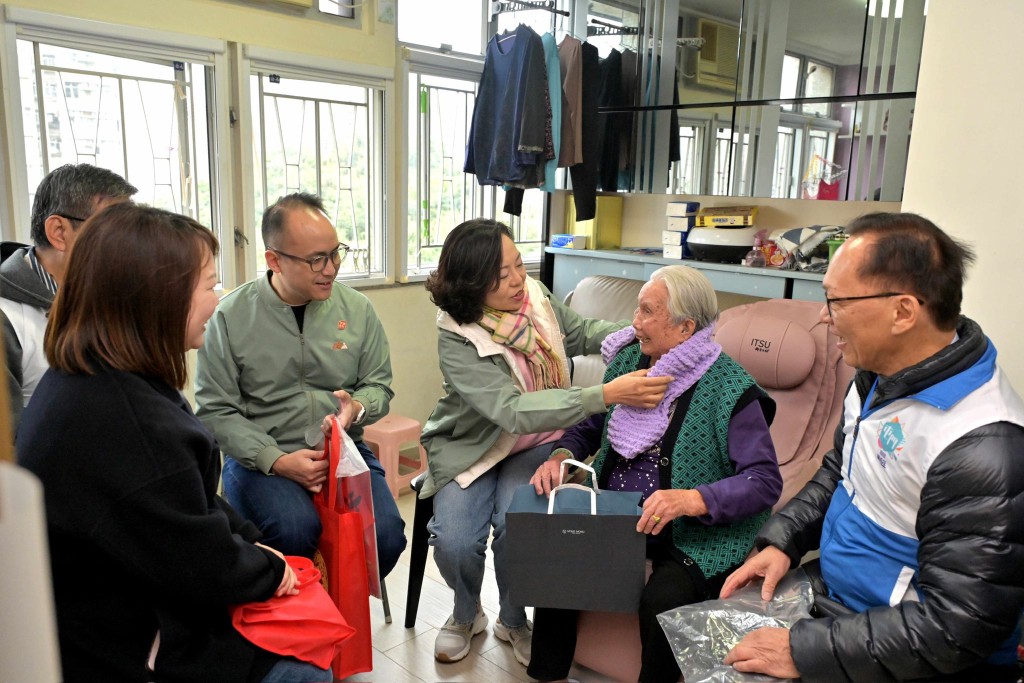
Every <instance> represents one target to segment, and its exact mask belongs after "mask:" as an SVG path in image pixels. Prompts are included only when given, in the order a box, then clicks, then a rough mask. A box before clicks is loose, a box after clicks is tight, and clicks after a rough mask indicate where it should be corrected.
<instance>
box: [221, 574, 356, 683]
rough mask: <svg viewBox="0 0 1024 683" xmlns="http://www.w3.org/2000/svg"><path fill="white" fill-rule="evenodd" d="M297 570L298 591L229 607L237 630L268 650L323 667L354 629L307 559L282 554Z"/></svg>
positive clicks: (296, 583)
mask: <svg viewBox="0 0 1024 683" xmlns="http://www.w3.org/2000/svg"><path fill="white" fill-rule="evenodd" d="M285 560H287V562H288V564H289V565H290V566H291V568H292V569H293V570H294V571H295V578H296V582H295V587H296V588H297V589H298V590H299V593H298V595H282V596H280V597H273V598H271V599H269V600H264V601H263V602H249V603H246V604H244V605H235V606H234V607H232V608H231V623H232V624H234V627H235V630H236V631H238V632H239V633H241V634H242V636H243V637H244V638H245V639H246V640H248V641H249V642H250V643H252V644H253V645H256V646H258V647H261V648H263V649H264V650H266V651H267V652H273V653H275V654H279V655H284V656H287V657H294V658H295V659H298V660H301V661H303V662H309V663H310V664H315V665H316V666H318V667H320V668H321V669H326V668H327V667H329V666H330V665H331V660H333V659H334V655H335V650H336V648H337V646H338V645H339V644H340V643H342V642H343V641H345V640H346V639H348V638H351V637H352V635H353V634H354V633H355V629H354V628H352V627H351V626H349V625H348V624H347V623H346V622H345V618H344V617H343V616H341V613H340V612H339V611H338V608H337V607H336V606H335V604H334V602H332V601H331V598H330V597H329V596H328V595H327V592H326V591H325V590H324V588H323V586H321V585H320V572H318V571H317V569H316V567H314V566H313V562H312V561H311V560H309V559H308V558H305V557H292V556H288V557H286V558H285Z"/></svg>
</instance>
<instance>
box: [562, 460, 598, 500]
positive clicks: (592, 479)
mask: <svg viewBox="0 0 1024 683" xmlns="http://www.w3.org/2000/svg"><path fill="white" fill-rule="evenodd" d="M566 465H574V466H576V467H579V468H580V469H583V470H586V471H587V472H590V483H591V484H592V485H593V486H594V488H593V489H588V490H593V492H594V493H601V489H599V488H598V487H597V472H595V471H594V468H593V467H591V466H590V465H585V464H583V463H582V462H580V461H579V460H573V459H572V458H566V459H565V460H563V461H562V464H561V466H560V467H559V468H558V481H565V466H566ZM584 488H586V487H584Z"/></svg>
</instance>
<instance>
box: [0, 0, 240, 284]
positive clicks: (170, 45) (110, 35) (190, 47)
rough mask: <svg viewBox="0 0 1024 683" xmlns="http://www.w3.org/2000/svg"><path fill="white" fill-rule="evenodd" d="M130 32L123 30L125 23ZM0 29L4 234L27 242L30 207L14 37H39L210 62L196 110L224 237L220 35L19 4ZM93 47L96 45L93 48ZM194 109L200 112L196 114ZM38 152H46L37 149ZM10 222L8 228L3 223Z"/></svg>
mask: <svg viewBox="0 0 1024 683" xmlns="http://www.w3.org/2000/svg"><path fill="white" fill-rule="evenodd" d="M129 28H130V30H126V29H129ZM0 33H2V36H3V41H0V42H2V44H3V53H2V54H0V82H2V83H4V84H5V92H6V93H7V95H8V96H7V97H5V99H4V110H3V116H4V121H5V124H6V125H5V126H4V133H5V140H4V145H3V148H5V149H4V150H3V151H5V152H6V153H5V155H4V157H3V159H4V160H5V161H7V162H9V163H7V164H6V165H7V167H8V168H11V169H17V170H12V171H11V172H10V174H9V176H8V177H7V178H6V181H5V182H6V185H5V188H6V189H8V190H9V192H10V197H7V198H6V199H5V203H6V207H4V206H3V204H0V208H4V209H5V214H4V219H3V220H2V221H0V222H3V223H4V237H5V239H15V240H18V241H22V242H26V243H27V242H31V239H30V225H29V216H30V212H31V207H29V206H28V205H27V202H25V201H21V200H19V198H27V197H28V196H29V194H30V192H29V189H30V188H29V187H28V170H27V157H28V155H27V150H26V148H25V127H24V121H23V118H22V98H21V89H20V87H19V85H16V84H20V72H19V62H18V52H17V49H18V48H17V42H18V41H19V40H26V41H30V42H43V43H47V44H51V45H56V46H61V47H70V48H76V49H82V50H84V51H88V52H96V53H103V54H110V55H114V56H118V57H125V58H128V59H145V58H147V57H149V58H158V59H160V60H168V59H172V60H181V61H185V62H190V63H198V64H203V65H206V66H210V67H212V70H213V75H212V78H211V79H210V80H211V87H210V88H208V90H207V93H206V96H207V98H208V101H209V104H208V109H207V111H206V112H204V113H203V115H205V116H206V118H207V122H208V135H209V139H210V141H209V142H210V146H211V148H212V149H211V150H210V187H211V196H210V201H211V214H212V215H213V216H215V217H216V220H217V225H216V226H209V227H210V228H211V229H212V230H214V234H215V235H217V236H218V237H219V239H220V240H221V242H222V243H223V242H227V241H228V240H229V239H230V237H231V227H230V226H233V225H235V216H234V207H233V202H232V201H231V197H232V196H233V195H234V192H235V187H234V183H233V176H232V174H231V170H230V159H229V155H228V154H227V152H228V150H229V149H230V134H229V126H230V124H229V122H228V117H227V116H218V115H217V113H218V112H221V111H224V110H225V109H226V107H227V104H228V102H229V96H228V93H229V80H228V70H229V68H228V60H227V43H226V42H225V41H223V40H219V39H214V38H206V37H201V36H194V35H187V34H180V33H174V32H170V31H161V30H156V29H148V28H141V27H135V26H128V25H122V24H114V23H109V22H102V21H94V20H89V19H79V18H76V17H71V16H64V15H58V14H52V13H49V12H41V11H38V10H33V9H26V8H22V7H12V6H6V7H4V12H3V15H2V16H0ZM97 46H99V49H97ZM196 114H197V115H198V114H199V112H196ZM0 149H2V148H0ZM43 153H44V154H45V153H46V152H45V150H44V151H43ZM8 221H10V225H13V226H15V227H14V229H13V230H12V229H11V228H10V226H9V225H8ZM220 265H221V281H222V283H223V285H224V286H226V287H227V286H232V284H231V283H234V282H235V281H236V265H237V264H236V261H235V258H234V253H233V251H232V250H230V249H228V248H226V246H225V248H223V249H222V250H221V264H220Z"/></svg>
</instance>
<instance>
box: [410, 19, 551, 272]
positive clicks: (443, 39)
mask: <svg viewBox="0 0 1024 683" xmlns="http://www.w3.org/2000/svg"><path fill="white" fill-rule="evenodd" d="M490 7H491V5H490V4H489V3H482V2H479V0H434V1H432V2H429V3H426V2H421V0H398V27H397V29H398V39H399V41H401V42H403V43H408V44H412V45H417V46H420V47H422V48H429V49H420V47H417V48H412V47H407V48H405V49H404V52H405V59H406V63H407V66H408V81H407V83H408V87H407V90H406V97H405V100H406V109H405V110H406V114H405V117H406V120H405V126H404V130H405V137H406V140H405V149H406V156H407V158H408V165H407V167H406V169H405V178H406V179H405V185H406V188H407V191H406V193H405V197H404V200H405V225H406V244H407V249H406V253H405V254H403V256H404V259H405V269H404V274H403V275H404V277H406V278H410V277H411V278H422V277H426V276H427V275H428V274H429V273H430V271H431V270H433V269H434V268H436V267H437V259H438V256H439V255H440V253H441V246H442V245H443V243H444V239H445V237H447V236H448V233H449V232H451V230H452V229H453V228H454V227H455V226H457V225H459V224H460V223H462V222H464V221H466V220H470V219H472V218H494V219H496V220H499V221H502V222H503V223H505V224H507V225H508V226H509V227H510V228H511V229H512V232H513V235H514V237H515V241H516V244H517V245H518V247H519V251H520V252H521V253H522V255H523V260H524V262H526V263H527V264H528V265H535V264H537V263H539V262H540V258H541V254H542V252H543V247H544V244H543V240H544V210H545V209H544V207H545V204H546V201H545V200H546V195H545V194H544V193H543V192H542V191H540V190H527V191H526V193H525V195H524V197H523V206H522V215H521V216H518V217H517V216H511V215H509V214H505V213H504V212H503V207H504V202H505V193H504V192H503V191H502V189H501V188H500V187H491V186H486V187H481V186H480V185H478V184H477V181H476V178H475V177H473V176H472V175H469V174H466V173H464V172H463V170H462V168H463V166H464V164H465V154H466V142H467V140H468V139H469V129H470V123H471V122H472V118H473V107H474V104H475V102H476V91H477V84H478V83H479V81H480V74H481V72H482V66H483V65H482V61H481V60H480V57H479V56H476V55H482V54H483V52H484V50H485V46H486V40H485V38H487V35H486V34H487V33H488V32H490V31H497V32H501V31H502V30H505V29H510V30H511V29H515V28H516V26H518V25H519V24H520V23H526V24H528V25H530V26H531V27H532V28H533V29H534V30H535V31H537V32H538V33H544V32H545V31H551V30H552V29H553V28H554V27H555V25H556V24H558V25H559V26H561V25H562V24H563V23H564V24H565V25H566V26H567V25H568V23H567V22H568V18H567V17H563V16H562V15H555V14H552V13H551V12H546V11H537V10H527V9H524V10H522V11H508V12H501V13H498V14H495V15H493V17H492V15H491V14H490ZM492 19H493V21H492ZM559 21H561V22H562V23H559ZM451 52H454V53H463V56H456V55H451V54H448V53H451ZM466 54H469V55H475V56H474V57H471V58H470V57H466V56H465V55H466Z"/></svg>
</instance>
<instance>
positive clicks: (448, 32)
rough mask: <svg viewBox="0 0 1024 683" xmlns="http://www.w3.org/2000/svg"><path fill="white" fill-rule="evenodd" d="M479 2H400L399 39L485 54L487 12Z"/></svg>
mask: <svg viewBox="0 0 1024 683" xmlns="http://www.w3.org/2000/svg"><path fill="white" fill-rule="evenodd" d="M488 4H489V3H487V2H481V1H480V0H430V2H425V1H424V0H398V40H400V41H401V42H403V43H413V44H415V45H424V46H427V47H435V48H437V47H440V46H441V45H442V44H445V45H450V46H451V49H452V50H454V51H455V52H465V53H468V54H473V55H479V54H483V27H484V9H485V7H486V6H487V5H488Z"/></svg>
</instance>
